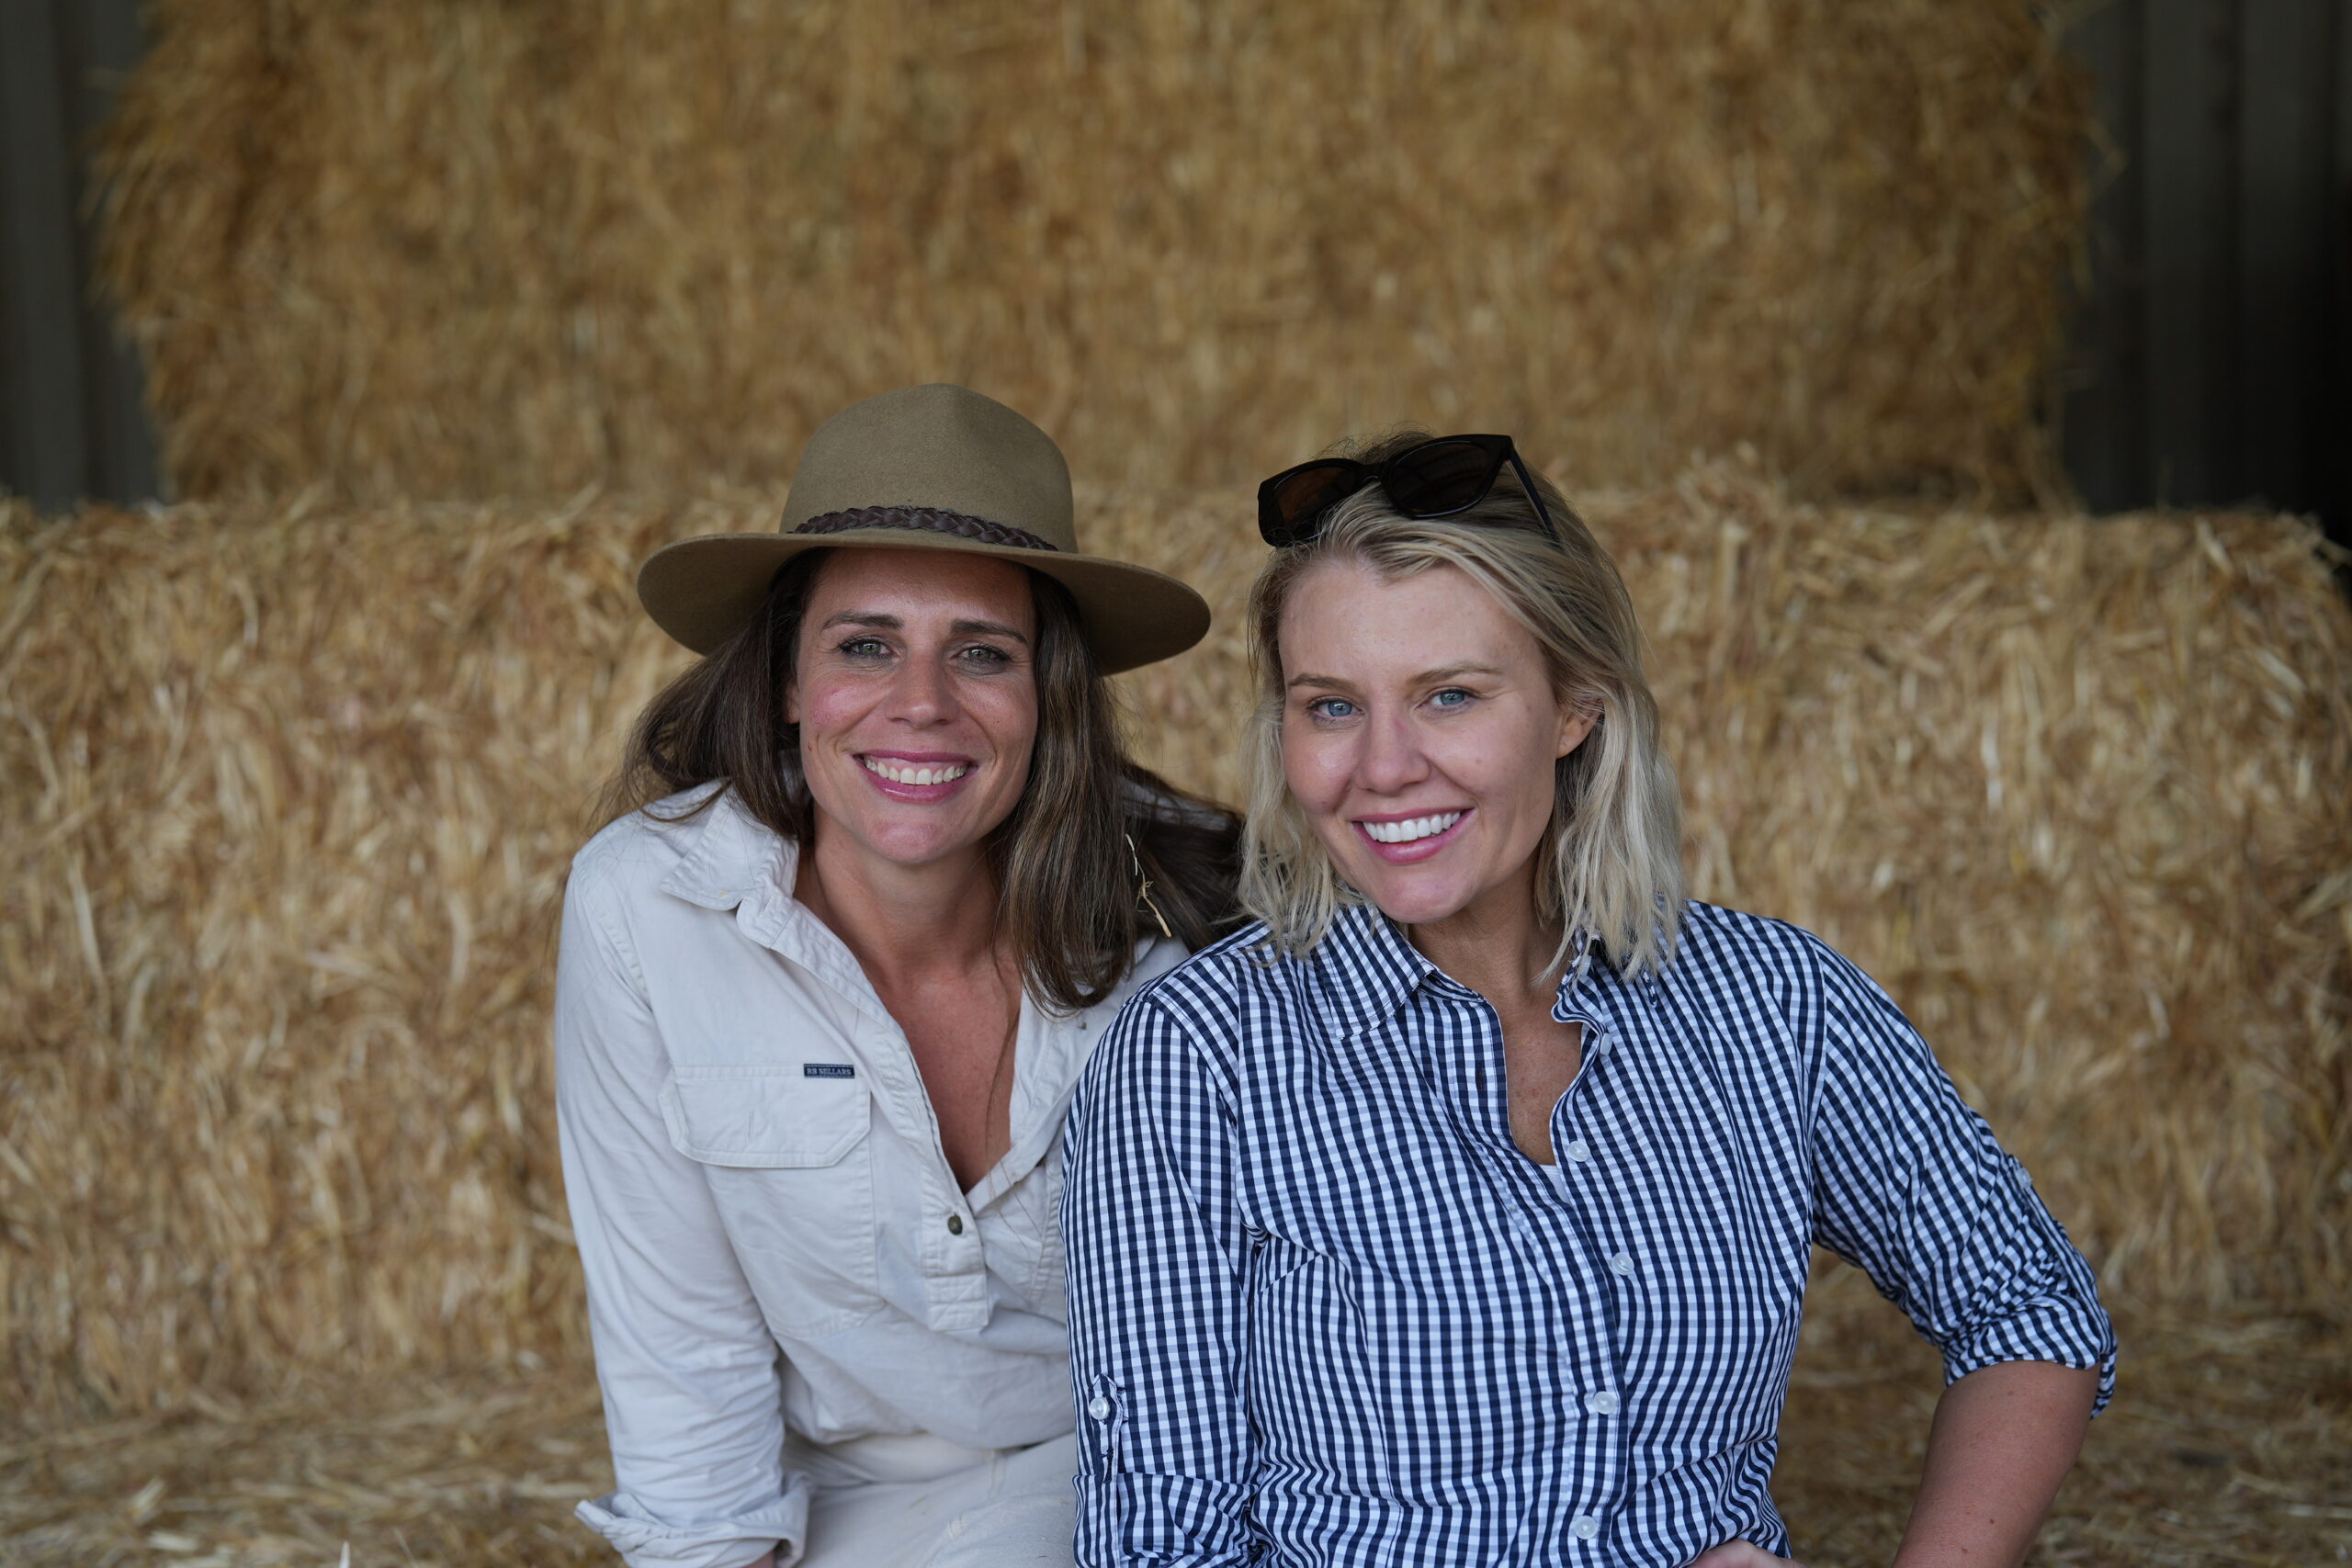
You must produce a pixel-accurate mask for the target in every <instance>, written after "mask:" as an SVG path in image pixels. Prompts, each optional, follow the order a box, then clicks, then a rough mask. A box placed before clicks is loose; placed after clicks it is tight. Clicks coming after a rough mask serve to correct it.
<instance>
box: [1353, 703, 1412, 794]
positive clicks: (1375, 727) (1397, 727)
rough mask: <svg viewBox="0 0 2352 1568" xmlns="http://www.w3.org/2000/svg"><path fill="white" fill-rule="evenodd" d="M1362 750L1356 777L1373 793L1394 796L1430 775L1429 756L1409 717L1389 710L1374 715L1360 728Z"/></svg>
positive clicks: (1357, 757)
mask: <svg viewBox="0 0 2352 1568" xmlns="http://www.w3.org/2000/svg"><path fill="white" fill-rule="evenodd" d="M1362 733H1363V750H1361V751H1359V752H1358V753H1357V754H1356V779H1357V782H1358V783H1360V784H1363V787H1364V788H1365V789H1368V790H1370V791H1371V792H1372V793H1374V795H1395V794H1396V793H1397V792H1398V791H1399V790H1403V789H1408V788H1410V787H1411V786H1412V785H1414V784H1419V783H1420V782H1421V781H1422V780H1423V779H1426V778H1428V777H1429V776H1430V763H1429V757H1428V755H1427V754H1426V753H1425V752H1423V751H1422V750H1421V743H1420V737H1419V734H1418V733H1417V732H1416V731H1415V730H1414V728H1413V723H1412V719H1411V717H1410V716H1408V715H1407V714H1402V713H1396V712H1389V713H1385V714H1377V715H1374V717H1373V719H1372V722H1371V723H1369V724H1367V725H1365V726H1364V728H1363V732H1362Z"/></svg>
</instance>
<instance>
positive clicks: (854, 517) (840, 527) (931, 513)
mask: <svg viewBox="0 0 2352 1568" xmlns="http://www.w3.org/2000/svg"><path fill="white" fill-rule="evenodd" d="M852 528H919V529H922V531H923V532H925V533H928V534H953V535H955V536H957V537H958V538H964V539H973V540H977V541H978V543H980V544H983V545H998V546H1001V547H1005V548H1008V549H1016V550H1050V549H1052V548H1053V547H1054V545H1053V542H1052V541H1051V540H1048V539H1042V538H1039V537H1038V536H1036V535H1035V534H1032V533H1031V532H1029V530H1028V529H1026V528H1015V527H1013V526H1012V525H1011V524H1009V523H991V522H989V521H988V519H986V518H984V517H972V516H967V515H966V514H965V513H961V512H945V511H942V510H941V509H940V508H938V507H936V506H853V507H851V508H849V509H848V510H846V511H842V512H827V513H820V515H818V516H815V517H811V518H810V519H809V521H808V522H806V523H803V524H802V525H800V526H799V527H797V528H795V529H794V530H793V532H794V533H796V534H844V533H847V532H848V531H849V530H851V529H852Z"/></svg>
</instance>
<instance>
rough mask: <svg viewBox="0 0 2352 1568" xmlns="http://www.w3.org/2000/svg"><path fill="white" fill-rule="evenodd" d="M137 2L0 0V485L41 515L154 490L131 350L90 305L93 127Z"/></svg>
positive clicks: (134, 26)
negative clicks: (88, 153)
mask: <svg viewBox="0 0 2352 1568" xmlns="http://www.w3.org/2000/svg"><path fill="white" fill-rule="evenodd" d="M139 47H140V31H139V6H138V0H0V490H9V491H16V492H17V493H18V494H20V495H24V496H26V497H28V498H29V499H30V500H31V501H32V502H34V503H35V504H36V505H38V506H40V507H41V508H42V509H44V510H57V509H61V508H63V507H67V506H70V505H72V504H73V503H74V502H75V501H77V500H80V499H82V498H84V497H92V498H96V499H98V500H103V501H125V502H128V501H141V500H145V499H147V498H149V497H152V496H153V495H155V494H156V493H157V485H158V476H157V472H156V467H155V452H154V444H153V440H152V439H151V438H150V436H149V434H148V429H147V423H146V416H145V412H144V411H143V410H142V408H141V393H140V381H139V367H138V362H137V358H136V356H135V355H133V354H132V353H131V352H130V350H129V349H128V348H127V347H125V346H124V345H122V344H120V343H119V342H118V341H117V339H116V337H115V333H114V331H113V328H112V325H111V322H110V321H109V319H108V317H107V312H106V311H105V310H102V309H100V308H99V307H98V305H97V303H96V300H95V299H93V298H92V295H91V291H90V287H89V278H90V276H91V264H92V257H93V254H94V246H93V239H94V223H93V221H92V220H93V218H94V216H95V214H94V212H93V210H92V208H91V200H90V198H91V192H90V189H89V178H88V171H89V160H88V158H87V157H86V156H85V152H86V149H87V147H88V145H89V138H90V133H91V132H92V130H95V129H96V126H97V125H98V123H99V122H100V121H101V120H102V119H103V118H105V116H106V113H107V109H108V107H110V105H111V104H112V102H113V96H114V85H115V84H116V83H117V82H119V80H120V79H121V77H122V74H123V73H125V72H127V71H129V70H130V67H131V66H132V65H133V64H134V63H136V62H137V60H138V58H139Z"/></svg>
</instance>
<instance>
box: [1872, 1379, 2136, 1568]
mask: <svg viewBox="0 0 2352 1568" xmlns="http://www.w3.org/2000/svg"><path fill="white" fill-rule="evenodd" d="M2097 1393H2098V1373H2097V1372H2096V1371H2082V1370H2078V1369H2076V1368H2074V1367H2061V1366H2057V1365H2054V1364H2052V1363H2051V1362H2048V1361H2004V1362H2001V1363H1999V1364H1997V1365H1995V1366H1990V1367H1984V1368H1980V1369H1979V1370H1978V1371H1973V1372H1971V1373H1969V1374H1968V1375H1967V1376H1966V1377H1964V1378H1962V1379H1961V1380H1960V1381H1959V1382H1955V1383H1953V1384H1952V1385H1951V1387H1950V1388H1948V1389H1946V1390H1945V1391H1944V1396H1943V1399H1942V1401H1941V1402H1940V1403H1939V1404H1937V1406H1936V1419H1935V1425H1934V1427H1933V1428H1932V1429H1931V1430H1930V1431H1929V1433H1928V1462H1927V1467H1926V1471H1925V1473H1924V1474H1922V1476H1921V1477H1920V1481H1919V1497H1918V1501H1917V1503H1916V1504H1914V1505H1913V1506H1912V1509H1911V1523H1910V1526H1909V1528H1908V1529H1905V1531H1904V1533H1903V1546H1902V1550H1901V1551H1897V1552H1896V1553H1895V1558H1894V1562H1895V1568H2016V1564H2018V1563H2020V1562H2024V1560H2025V1553H2026V1549H2027V1548H2028V1547H2029V1546H2030V1545H2031V1544H2032V1543H2033V1538H2034V1534H2035V1532H2036V1531H2038V1530H2039V1529H2041V1518H2042V1516H2043V1515H2044V1514H2046V1513H2047V1512H2049V1509H2050V1504H2051V1501H2052V1499H2053V1498H2054V1497H2056V1496H2057V1495H2058V1484H2059V1483H2060V1482H2062V1481H2064V1479H2065V1478H2066V1472H2067V1471H2068V1470H2069V1469H2071V1468H2072V1467H2073V1465H2074V1462H2075V1454H2076V1453H2077V1452H2079V1451H2080V1450H2081V1449H2082V1446H2083V1434H2084V1433H2085V1432H2086V1430H2087V1429H2088V1428H2089V1427H2090V1419H2091V1401H2092V1399H2093V1397H2094V1396H2095V1395H2096V1394H2097Z"/></svg>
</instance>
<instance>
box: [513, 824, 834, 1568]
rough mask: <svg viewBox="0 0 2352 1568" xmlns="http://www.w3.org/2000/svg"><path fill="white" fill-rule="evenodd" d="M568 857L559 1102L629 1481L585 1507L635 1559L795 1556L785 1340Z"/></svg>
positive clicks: (610, 1412)
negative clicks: (688, 1139) (733, 1241)
mask: <svg viewBox="0 0 2352 1568" xmlns="http://www.w3.org/2000/svg"><path fill="white" fill-rule="evenodd" d="M612 903H613V900H612V899H611V898H610V897H609V895H608V894H607V892H606V891H605V889H604V888H603V887H602V886H601V885H600V883H599V880H598V878H597V877H596V875H595V874H594V867H593V866H586V865H583V866H579V867H575V870H574V873H573V877H572V882H571V887H570V888H569V890H568V891H567V893H566V896H565V900H564V912H563V935H562V946H561V950H560V955H559V958H558V961H557V966H556V998H555V1055H556V1113H557V1126H558V1133H559V1137H560V1144H561V1147H562V1154H563V1176H564V1191H565V1195H566V1197H567V1199H568V1201H569V1202H570V1205H571V1226H572V1233H573V1235H574V1236H575V1237H576V1238H577V1240H578V1243H579V1247H580V1261H581V1266H582V1271H583V1273H584V1274H585V1276H586V1280H587V1289H588V1320H589V1328H590V1332H591V1335H592V1337H593V1339H594V1346H595V1354H596V1377H597V1381H598V1382H599V1383H600V1384H601V1385H602V1387H603V1390H604V1398H605V1427H606V1428H607V1431H608V1432H609V1434H610V1437H611V1441H612V1453H613V1470H614V1473H615V1477H616V1480H617V1482H618V1483H619V1485H618V1489H617V1490H616V1491H614V1492H612V1493H609V1494H607V1495H605V1496H602V1497H598V1498H596V1499H594V1500H593V1501H590V1502H585V1503H582V1504H581V1505H580V1506H579V1509H578V1513H579V1517H580V1518H581V1519H582V1522H584V1523H585V1524H587V1525H588V1526H589V1527H590V1528H591V1529H594V1530H596V1531H597V1532H598V1533H599V1534H601V1535H603V1536H604V1537H605V1540H609V1541H611V1542H612V1544H613V1545H614V1546H615V1547H616V1548H617V1549H619V1551H620V1552H621V1554H622V1556H623V1557H624V1558H626V1559H627V1560H628V1562H629V1564H630V1568H742V1565H743V1564H745V1563H748V1562H752V1560H754V1559H755V1558H757V1557H759V1556H760V1555H761V1554H762V1553H763V1552H764V1551H768V1550H769V1548H771V1547H775V1546H780V1550H779V1551H778V1553H777V1561H778V1563H779V1565H780V1568H781V1565H786V1564H789V1563H790V1562H793V1561H794V1560H796V1559H797V1556H798V1555H799V1543H800V1541H801V1540H802V1530H803V1525H804V1524H805V1522H806V1520H807V1517H808V1510H809V1499H808V1487H807V1483H806V1482H805V1481H804V1480H803V1479H802V1478H800V1477H797V1476H788V1475H787V1474H786V1471H785V1466H784V1452H783V1450H784V1436H785V1433H784V1414H783V1404H782V1391H783V1384H782V1374H781V1370H780V1366H779V1360H778V1357H779V1351H778V1349H777V1347H776V1343H775V1338H774V1337H773V1336H772V1335H771V1334H770V1333H769V1332H768V1328H767V1325H766V1324H765V1322H764V1321H763V1318H762V1316H761V1314H760V1310H759V1306H758V1303H756V1302H755V1300H754V1299H753V1296H752V1289H751V1286H750V1284H749V1283H748V1282H747V1281H746V1280H745V1279H744V1277H743V1273H742V1270H741V1267H740V1266H739V1265H738V1263H737V1261H736V1258H735V1254H734V1250H733V1248H732V1247H731V1246H730V1244H729V1241H728V1238H727V1236H726V1234H725V1232H724V1231H723V1230H722V1228H721V1226H720V1224H719V1220H718V1213H717V1212H716V1211H715V1209H714V1208H713V1206H712V1202H711V1199H710V1192H709V1189H708V1187H707V1184H706V1182H705V1180H704V1178H703V1175H702V1172H701V1169H700V1168H699V1167H697V1166H696V1165H695V1162H694V1161H692V1160H690V1159H688V1158H687V1157H686V1156H684V1155H682V1154H680V1153H679V1152H678V1151H677V1150H676V1149H675V1148H673V1146H672V1145H671V1143H670V1140H669V1137H668V1135H667V1134H666V1133H665V1131H664V1129H663V1124H662V1112H661V1107H660V1094H661V1089H662V1078H663V1076H664V1074H665V1073H666V1072H667V1070H668V1057H667V1053H666V1052H665V1051H664V1050H663V1047H662V1041H661V1037H660V1033H659V1032H658V1030H657V1029H656V1027H655V1023H654V1020H653V1016H652V1013H651V1010H650V1007H649V1006H648V1004H647V1001H646V995H647V993H646V988H645V984H644V977H643V976H642V974H641V973H640V971H639V965H638V964H637V960H636V957H635V954H634V953H633V951H632V949H631V947H630V946H629V944H628V941H627V940H626V932H627V926H626V924H625V922H624V920H623V919H622V914H621V911H620V910H618V909H617V908H613V907H611V905H612Z"/></svg>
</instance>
